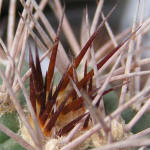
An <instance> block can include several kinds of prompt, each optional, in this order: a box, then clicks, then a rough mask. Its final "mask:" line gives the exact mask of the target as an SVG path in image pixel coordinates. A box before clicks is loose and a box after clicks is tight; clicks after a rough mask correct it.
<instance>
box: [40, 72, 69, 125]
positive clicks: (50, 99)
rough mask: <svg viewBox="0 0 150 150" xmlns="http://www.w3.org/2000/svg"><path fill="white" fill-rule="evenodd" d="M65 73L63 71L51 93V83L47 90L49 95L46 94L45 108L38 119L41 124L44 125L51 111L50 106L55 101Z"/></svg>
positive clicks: (51, 106)
mask: <svg viewBox="0 0 150 150" xmlns="http://www.w3.org/2000/svg"><path fill="white" fill-rule="evenodd" d="M65 75H66V73H64V75H63V76H62V78H61V80H60V82H59V84H58V86H57V88H56V90H55V92H54V94H53V95H52V89H53V87H52V85H51V88H50V91H49V96H48V100H47V103H46V108H45V110H44V112H43V114H42V115H41V116H40V120H41V124H42V125H44V124H45V121H46V120H47V119H48V116H49V115H50V113H51V111H52V108H53V105H54V104H55V103H56V99H57V96H58V94H59V92H60V89H61V86H62V83H63V81H64V78H65Z"/></svg>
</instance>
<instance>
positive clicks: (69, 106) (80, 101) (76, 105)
mask: <svg viewBox="0 0 150 150" xmlns="http://www.w3.org/2000/svg"><path fill="white" fill-rule="evenodd" d="M82 106H83V99H82V98H81V97H80V98H78V99H77V100H74V101H72V102H71V103H69V104H67V105H66V106H65V107H64V109H63V111H62V113H63V114H67V113H69V112H70V111H75V110H78V109H79V108H81V107H82Z"/></svg>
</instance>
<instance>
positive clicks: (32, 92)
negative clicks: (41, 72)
mask: <svg viewBox="0 0 150 150" xmlns="http://www.w3.org/2000/svg"><path fill="white" fill-rule="evenodd" d="M30 101H31V104H32V107H33V109H34V112H35V113H36V96H35V90H34V86H33V79H32V75H31V76H30Z"/></svg>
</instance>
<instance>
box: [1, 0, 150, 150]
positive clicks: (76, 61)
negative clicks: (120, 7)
mask: <svg viewBox="0 0 150 150" xmlns="http://www.w3.org/2000/svg"><path fill="white" fill-rule="evenodd" d="M20 2H21V4H22V6H23V12H22V13H21V14H20V21H19V23H18V24H17V29H16V31H15V30H14V25H15V10H16V3H17V1H16V0H10V7H9V17H8V18H9V20H8V32H9V34H8V35H7V47H6V45H5V42H4V41H3V40H2V39H0V43H1V49H0V52H1V53H0V56H1V66H0V77H1V87H0V130H1V131H0V149H2V150H22V149H27V150H34V149H39V150H57V149H61V150H71V149H82V150H84V149H93V150H95V149H98V150H107V149H125V150H126V149H127V150H128V149H135V148H139V149H146V148H147V149H148V146H149V145H150V144H149V143H150V140H149V137H148V136H147V135H148V134H149V132H150V130H149V126H150V125H149V122H150V117H149V116H150V114H149V105H150V102H149V91H150V88H149V76H148V75H149V74H150V71H149V68H146V70H144V69H145V68H144V67H145V66H146V65H147V64H148V63H150V59H149V58H142V57H141V53H144V51H145V47H144V44H145V43H144V41H142V37H143V36H144V35H145V34H146V33H148V31H149V22H150V21H149V18H148V19H146V20H143V19H142V18H143V16H142V15H141V16H140V17H139V19H140V21H139V22H138V21H137V19H138V15H137V14H138V12H140V8H141V9H142V11H143V8H144V6H143V3H144V0H143V1H142V2H141V1H137V4H138V5H137V11H136V13H135V18H134V21H133V26H132V28H131V29H127V30H126V31H123V32H122V33H121V34H120V35H117V36H115V35H114V34H113V32H112V30H111V28H110V26H109V24H108V22H107V20H108V19H109V17H111V15H112V13H113V11H115V8H116V6H115V7H113V8H112V10H111V11H110V12H109V14H108V15H107V16H106V17H105V16H104V14H103V12H102V8H103V3H104V0H99V2H98V3H97V8H96V11H95V15H94V19H93V21H92V23H91V25H90V23H89V18H88V10H87V8H86V9H85V13H84V15H83V21H82V27H81V45H79V44H78V42H77V40H76V38H75V35H74V34H73V32H72V30H71V26H70V25H69V22H68V20H67V17H66V15H65V8H64V9H63V8H62V5H61V3H60V1H59V0H52V1H48V0H41V1H40V3H39V4H38V3H37V2H36V1H35V0H32V1H30V0H27V1H24V0H20ZM0 5H1V6H2V3H0ZM46 5H49V6H50V7H51V9H52V10H53V12H54V14H55V15H56V18H57V19H58V20H59V26H58V29H57V33H55V31H54V30H53V28H52V26H51V24H50V23H49V21H48V19H47V18H46V16H45V14H44V7H45V6H46ZM0 8H1V7H0ZM66 9H67V8H66ZM100 15H101V18H102V22H101V23H100V25H97V24H98V20H99V19H98V18H99V17H100ZM41 23H42V24H43V25H41ZM104 26H105V27H106V29H107V31H108V34H109V36H110V39H111V40H110V41H108V42H107V43H106V44H104V46H103V47H101V48H99V49H97V50H96V48H95V46H94V43H93V41H94V40H95V38H96V37H97V35H98V34H100V33H101V30H102V28H103V27H104ZM34 29H35V30H37V31H38V33H39V34H37V32H35V30H34ZM62 31H63V33H64V34H65V37H66V39H67V41H68V43H69V45H70V47H71V51H72V53H73V54H74V58H73V56H72V60H70V59H69V58H68V55H67V53H66V51H65V50H64V47H63V44H62V43H61V37H60V35H61V33H62ZM14 32H15V35H14ZM30 37H32V38H33V40H34V42H35V47H34V48H33V47H31V46H30V45H29V47H28V48H26V47H27V45H28V43H27V40H28V39H29V38H30ZM97 41H98V39H97ZM142 42H143V44H142ZM118 43H119V44H118ZM39 48H40V49H41V50H42V51H44V53H43V55H42V56H41V57H40V56H39V51H38V50H39ZM28 49H29V50H28ZM26 51H28V52H29V56H27V57H29V61H28V59H26V60H25V52H26ZM33 53H35V59H34V57H33ZM27 55H28V54H27ZM46 57H48V58H50V60H49V65H48V68H47V72H46V75H45V76H44V75H43V72H42V67H41V62H42V61H43V60H44V59H45V58H46ZM27 64H29V68H27ZM143 66H144V67H143ZM146 67H148V66H146ZM56 68H57V70H56ZM4 72H5V73H4ZM56 74H57V75H56ZM58 74H59V76H58Z"/></svg>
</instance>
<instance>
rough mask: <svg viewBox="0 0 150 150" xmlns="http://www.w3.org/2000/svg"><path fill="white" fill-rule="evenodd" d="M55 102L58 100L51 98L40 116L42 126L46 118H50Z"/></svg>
mask: <svg viewBox="0 0 150 150" xmlns="http://www.w3.org/2000/svg"><path fill="white" fill-rule="evenodd" d="M55 102H56V100H54V99H51V100H49V101H48V103H47V105H46V108H45V110H44V112H43V114H42V115H41V116H40V123H41V125H42V126H44V124H45V122H46V120H47V119H48V117H49V115H50V113H51V111H52V108H53V105H54V104H55Z"/></svg>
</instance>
